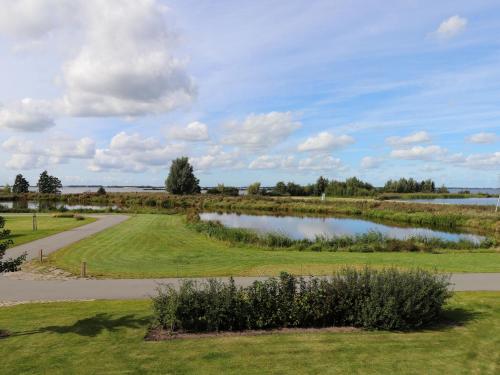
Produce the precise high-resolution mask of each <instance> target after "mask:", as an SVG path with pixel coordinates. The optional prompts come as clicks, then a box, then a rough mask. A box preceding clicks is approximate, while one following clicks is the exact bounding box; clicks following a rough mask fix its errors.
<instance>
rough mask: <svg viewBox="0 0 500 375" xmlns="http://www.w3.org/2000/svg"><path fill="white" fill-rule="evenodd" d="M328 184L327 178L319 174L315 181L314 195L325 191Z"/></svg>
mask: <svg viewBox="0 0 500 375" xmlns="http://www.w3.org/2000/svg"><path fill="white" fill-rule="evenodd" d="M327 186H328V180H327V179H326V178H324V177H323V176H319V178H318V180H317V181H316V185H315V194H316V195H321V194H323V193H324V192H325V190H326V187H327Z"/></svg>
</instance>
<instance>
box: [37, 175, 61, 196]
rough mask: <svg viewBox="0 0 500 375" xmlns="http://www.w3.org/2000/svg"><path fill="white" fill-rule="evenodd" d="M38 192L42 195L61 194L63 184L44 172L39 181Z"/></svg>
mask: <svg viewBox="0 0 500 375" xmlns="http://www.w3.org/2000/svg"><path fill="white" fill-rule="evenodd" d="M37 186H38V192H39V193H42V194H59V193H60V192H61V188H62V184H61V181H60V180H59V179H58V178H57V177H55V176H51V175H49V174H48V173H47V171H43V172H42V173H41V174H40V178H39V179H38V184H37Z"/></svg>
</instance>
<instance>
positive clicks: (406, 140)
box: [385, 131, 431, 146]
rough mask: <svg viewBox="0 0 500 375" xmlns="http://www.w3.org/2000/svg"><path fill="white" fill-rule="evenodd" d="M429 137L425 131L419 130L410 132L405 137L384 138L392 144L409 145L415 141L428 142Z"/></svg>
mask: <svg viewBox="0 0 500 375" xmlns="http://www.w3.org/2000/svg"><path fill="white" fill-rule="evenodd" d="M430 140H431V137H430V136H429V134H428V133H427V132H425V131H419V132H416V133H413V134H410V135H408V136H406V137H399V136H394V137H388V138H386V140H385V141H386V142H387V143H388V144H390V145H392V146H400V145H410V144H415V143H425V142H430Z"/></svg>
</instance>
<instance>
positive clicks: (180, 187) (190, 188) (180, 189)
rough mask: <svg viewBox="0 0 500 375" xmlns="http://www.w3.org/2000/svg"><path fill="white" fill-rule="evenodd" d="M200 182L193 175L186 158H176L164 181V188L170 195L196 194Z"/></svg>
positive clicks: (198, 190)
mask: <svg viewBox="0 0 500 375" xmlns="http://www.w3.org/2000/svg"><path fill="white" fill-rule="evenodd" d="M199 184H200V181H199V180H198V179H197V178H196V177H195V175H194V173H193V167H192V166H191V164H189V160H188V158H187V157H181V158H177V159H175V160H174V161H173V162H172V165H171V166H170V173H169V174H168V177H167V179H166V180H165V187H166V189H167V191H168V192H170V193H172V194H196V193H199V192H200V191H201V189H200V185H199Z"/></svg>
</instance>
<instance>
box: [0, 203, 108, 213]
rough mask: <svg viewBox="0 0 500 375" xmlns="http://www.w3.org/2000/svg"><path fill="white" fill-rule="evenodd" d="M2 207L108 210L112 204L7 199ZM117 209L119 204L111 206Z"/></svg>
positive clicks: (0, 205) (0, 204)
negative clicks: (99, 204)
mask: <svg viewBox="0 0 500 375" xmlns="http://www.w3.org/2000/svg"><path fill="white" fill-rule="evenodd" d="M0 207H5V208H15V209H30V210H39V209H42V210H59V209H61V208H64V209H66V210H70V211H71V210H106V209H107V208H108V207H110V206H98V205H83V204H68V203H64V202H53V201H14V202H12V201H6V202H0ZM111 208H113V209H115V210H116V209H117V206H111Z"/></svg>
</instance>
